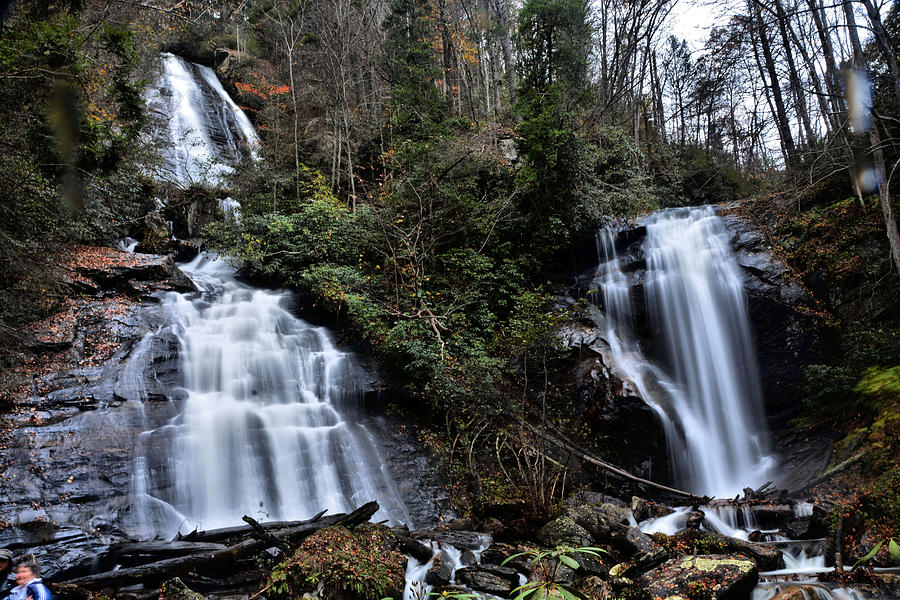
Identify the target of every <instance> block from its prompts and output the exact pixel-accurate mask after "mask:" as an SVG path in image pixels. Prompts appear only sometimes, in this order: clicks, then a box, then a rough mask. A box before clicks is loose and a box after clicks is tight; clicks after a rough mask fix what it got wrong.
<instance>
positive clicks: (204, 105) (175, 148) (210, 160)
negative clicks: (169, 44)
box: [146, 54, 259, 187]
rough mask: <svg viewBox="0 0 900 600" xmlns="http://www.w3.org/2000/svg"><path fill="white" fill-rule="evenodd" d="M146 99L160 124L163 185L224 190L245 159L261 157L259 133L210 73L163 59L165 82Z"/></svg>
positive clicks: (173, 59)
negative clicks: (225, 182) (229, 176)
mask: <svg viewBox="0 0 900 600" xmlns="http://www.w3.org/2000/svg"><path fill="white" fill-rule="evenodd" d="M146 99H147V108H148V111H149V112H150V114H151V115H153V116H155V117H156V119H157V120H158V121H159V123H160V126H159V127H158V131H157V141H158V142H159V151H160V153H161V155H162V159H163V165H162V170H161V172H160V173H157V174H156V175H157V176H158V177H159V178H160V179H162V180H164V181H168V182H170V183H174V184H177V185H180V186H182V187H187V186H189V185H192V184H207V185H220V184H222V183H223V178H224V176H225V175H227V174H229V173H231V172H232V171H233V165H234V164H235V163H236V162H237V161H238V160H240V159H241V158H242V157H243V156H244V155H247V156H249V157H250V158H253V159H255V158H256V157H257V150H258V148H259V138H258V136H257V134H256V130H254V128H253V125H252V124H251V123H250V119H248V118H247V115H246V114H244V111H243V110H241V108H240V107H239V106H238V105H237V104H236V103H235V102H234V100H232V99H231V97H230V96H229V95H228V93H227V92H226V91H225V89H224V88H223V87H222V84H221V82H220V81H219V79H218V78H217V77H216V74H215V72H214V71H213V70H212V69H210V68H209V67H205V66H203V65H198V64H196V63H192V62H188V61H186V60H184V59H183V58H181V57H179V56H175V55H173V54H163V57H162V72H161V74H160V78H159V81H158V82H157V85H155V86H153V87H152V88H151V89H150V91H149V92H148V93H147V98H146Z"/></svg>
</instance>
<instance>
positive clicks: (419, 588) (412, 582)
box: [403, 534, 525, 600]
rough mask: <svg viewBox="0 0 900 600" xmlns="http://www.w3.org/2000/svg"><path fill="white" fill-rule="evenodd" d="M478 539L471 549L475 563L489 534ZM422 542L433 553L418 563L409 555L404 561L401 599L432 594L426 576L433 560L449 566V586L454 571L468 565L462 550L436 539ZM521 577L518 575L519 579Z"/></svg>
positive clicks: (487, 545) (484, 547)
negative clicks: (479, 542)
mask: <svg viewBox="0 0 900 600" xmlns="http://www.w3.org/2000/svg"><path fill="white" fill-rule="evenodd" d="M480 541H481V544H480V545H479V546H478V547H477V548H473V549H472V558H473V560H474V563H475V564H477V563H480V562H481V553H482V552H484V551H485V550H487V549H488V547H489V546H490V545H491V541H492V540H491V537H490V536H489V535H486V534H482V535H481V536H480ZM423 543H424V544H425V545H426V546H428V547H429V548H431V550H432V552H433V554H432V555H431V559H429V560H428V562H425V563H420V562H419V561H418V560H416V559H415V558H413V557H411V556H410V557H409V561H408V562H407V563H406V584H405V586H404V590H403V600H420V599H422V598H426V597H428V596H429V595H432V589H433V586H431V585H429V584H428V583H427V581H426V578H427V575H428V571H429V570H430V569H431V567H432V566H433V565H434V562H435V560H440V561H441V564H443V565H446V566H447V567H449V570H450V579H449V582H450V585H451V586H454V585H456V572H457V571H458V570H460V569H462V568H464V567H466V566H468V565H466V564H465V563H464V561H463V554H465V552H464V551H463V550H460V549H459V548H456V547H455V546H451V545H450V544H445V543H441V542H436V541H430V540H424V541H423ZM470 564H471V563H470ZM521 577H522V576H521V575H520V579H521ZM524 583H525V582H524V581H520V585H524ZM434 595H435V596H436V595H438V594H434Z"/></svg>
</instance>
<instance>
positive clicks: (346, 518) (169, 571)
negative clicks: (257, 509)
mask: <svg viewBox="0 0 900 600" xmlns="http://www.w3.org/2000/svg"><path fill="white" fill-rule="evenodd" d="M377 511H378V503H376V502H369V503H367V504H364V505H362V506H361V507H359V508H357V509H356V510H354V511H353V512H352V513H350V514H338V515H331V516H328V517H324V518H319V519H318V520H316V521H315V522H312V523H309V522H306V523H304V524H302V525H299V526H296V527H288V528H284V529H275V530H272V531H271V536H272V538H273V539H274V540H275V541H277V542H278V543H279V544H286V545H293V544H296V543H298V542H300V541H302V540H304V539H306V538H307V537H309V536H311V535H312V534H314V533H316V532H317V531H319V530H320V529H324V528H325V527H331V526H336V525H345V526H351V525H360V524H362V523H366V522H368V521H369V519H371V518H372V515H374V514H375V513H376V512H377ZM248 529H249V528H248ZM271 546H272V544H271V543H270V542H269V541H268V540H266V541H261V540H257V539H247V540H244V541H242V542H239V543H237V544H234V545H232V546H228V547H227V548H224V549H222V550H216V551H204V552H198V553H195V554H189V555H187V556H181V557H178V558H169V559H165V560H160V561H156V562H152V563H149V564H145V565H140V566H135V567H127V568H124V569H119V570H118V571H108V572H106V573H98V574H95V575H88V576H85V577H78V578H76V579H70V580H68V581H65V582H63V583H64V584H67V585H75V586H78V587H83V588H88V589H100V588H118V587H125V586H130V585H136V584H139V583H159V582H161V581H165V580H166V579H171V578H172V577H176V576H179V575H183V574H186V573H192V572H196V571H202V570H203V569H211V568H216V567H222V566H225V565H228V564H230V563H233V562H234V561H237V560H239V559H242V558H250V557H252V556H254V555H256V554H258V553H260V552H262V551H263V550H265V549H266V548H270V547H271Z"/></svg>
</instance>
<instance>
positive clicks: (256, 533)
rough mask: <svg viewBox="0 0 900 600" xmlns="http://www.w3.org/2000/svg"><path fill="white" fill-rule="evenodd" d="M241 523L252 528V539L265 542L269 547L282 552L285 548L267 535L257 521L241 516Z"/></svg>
mask: <svg viewBox="0 0 900 600" xmlns="http://www.w3.org/2000/svg"><path fill="white" fill-rule="evenodd" d="M243 521H244V522H245V523H246V524H247V525H249V526H250V527H252V528H253V537H255V538H256V539H258V540H259V541H261V542H266V543H267V544H269V546H270V547H275V548H278V549H279V550H281V551H282V552H284V550H285V548H284V546H283V545H282V543H281V542H280V541H279V540H277V539H276V538H275V536H274V535H272V534H271V533H269V532H268V531H267V530H266V528H265V527H263V526H262V525H260V524H259V521H257V520H256V519H254V518H253V517H249V516H247V515H244V516H243Z"/></svg>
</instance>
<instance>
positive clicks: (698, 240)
mask: <svg viewBox="0 0 900 600" xmlns="http://www.w3.org/2000/svg"><path fill="white" fill-rule="evenodd" d="M644 225H645V226H646V230H647V235H646V238H645V240H644V242H643V246H642V251H643V254H644V256H645V258H646V271H645V273H644V281H643V293H644V299H645V301H646V306H647V313H648V320H649V325H650V330H651V337H652V341H653V342H654V345H655V346H658V347H660V348H661V349H662V352H657V354H659V355H660V356H659V357H658V358H657V359H656V360H651V359H650V358H648V357H647V356H646V355H645V353H644V352H643V349H642V347H641V344H640V343H639V341H638V336H637V335H636V333H635V329H634V328H635V323H634V317H633V307H632V298H631V293H632V285H633V284H634V281H633V277H632V276H630V275H629V274H626V273H624V272H623V269H622V265H621V264H620V258H619V256H618V254H617V251H616V230H615V228H614V227H610V228H606V229H604V230H601V231H600V232H599V233H598V237H597V247H598V263H599V264H598V267H597V271H596V275H595V280H594V286H595V288H596V290H597V291H596V293H595V294H594V295H593V298H594V302H595V303H596V304H598V305H599V307H600V308H601V310H602V312H601V313H600V314H598V322H599V323H601V324H602V325H603V326H604V327H605V329H606V337H607V341H608V343H609V345H610V348H611V354H612V362H613V363H614V365H613V366H614V367H615V368H616V369H618V370H619V372H620V374H621V375H622V376H623V378H624V379H626V380H628V381H630V382H631V383H632V384H633V385H634V387H635V388H636V391H637V392H638V394H640V396H641V397H642V398H643V399H644V400H645V401H646V402H647V403H648V404H649V405H650V406H651V407H652V408H653V409H654V410H655V411H656V412H657V414H658V415H659V416H660V418H661V420H662V422H663V424H664V426H665V429H666V437H667V441H668V444H669V452H670V456H671V459H672V463H673V466H674V468H675V472H676V473H677V476H678V478H679V480H680V481H681V482H682V485H684V486H685V487H687V488H689V489H690V490H692V491H694V492H696V493H698V494H710V495H715V496H734V495H735V494H736V493H738V492H740V491H741V489H742V488H743V487H745V486H757V485H760V484H762V483H764V482H765V481H766V478H767V476H768V475H769V474H770V471H771V470H772V468H773V459H772V458H771V457H770V456H769V450H768V445H767V440H766V437H767V436H766V434H765V431H764V426H763V418H762V408H761V404H762V403H761V393H760V385H759V376H758V373H757V367H756V359H755V355H754V350H753V343H752V336H751V330H750V320H749V316H748V312H747V299H746V297H745V293H744V288H743V283H742V279H741V274H740V269H739V267H738V265H737V262H736V260H735V258H734V253H733V251H732V249H731V247H730V244H729V239H728V234H727V232H726V231H725V229H724V227H723V225H722V221H721V219H719V217H718V216H716V214H715V211H714V210H713V208H712V207H702V208H689V209H672V210H665V211H660V212H657V213H654V214H653V215H651V216H650V217H648V218H647V219H646V220H645V222H644Z"/></svg>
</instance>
